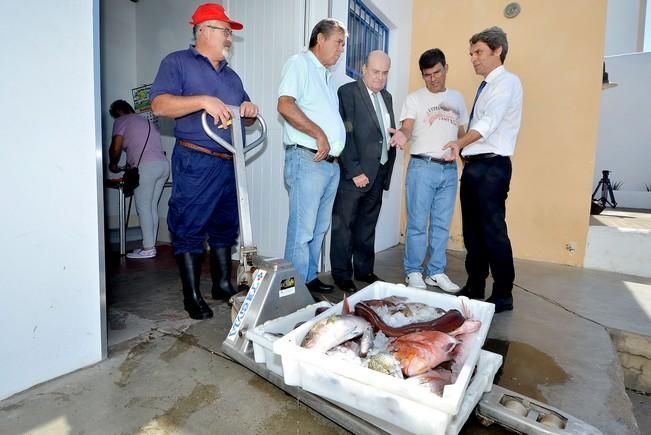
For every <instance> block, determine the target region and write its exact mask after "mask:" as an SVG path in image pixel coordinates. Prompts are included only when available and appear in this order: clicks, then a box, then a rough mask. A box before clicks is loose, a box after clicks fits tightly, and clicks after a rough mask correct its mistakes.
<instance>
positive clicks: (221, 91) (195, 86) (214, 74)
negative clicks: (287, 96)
mask: <svg viewBox="0 0 651 435" xmlns="http://www.w3.org/2000/svg"><path fill="white" fill-rule="evenodd" d="M227 63H228V62H226V60H223V61H222V62H221V63H220V64H219V65H218V66H217V68H214V67H213V66H212V64H211V63H210V61H209V60H208V58H206V57H205V56H203V55H202V54H200V53H199V52H198V51H197V50H196V49H195V48H194V47H193V46H190V48H188V49H187V50H180V51H175V52H174V53H171V54H169V55H167V56H166V57H165V58H164V59H163V61H162V62H161V64H160V68H159V69H158V74H156V79H155V80H154V83H153V85H152V87H151V92H150V96H149V97H150V99H151V100H153V99H154V97H156V96H158V95H162V94H171V95H177V96H193V95H211V96H214V97H217V98H219V99H220V100H222V101H223V102H224V104H226V105H230V106H237V107H239V106H240V105H241V104H242V103H243V102H245V101H251V100H250V98H249V96H248V95H247V93H246V91H244V86H243V85H242V80H240V77H239V76H238V75H237V74H236V73H235V71H233V70H232V69H231V68H230V67H229V66H228V65H227ZM202 112H203V111H199V112H194V113H190V114H189V115H185V116H182V117H180V118H176V127H175V128H174V135H175V136H176V138H177V139H183V140H187V141H188V142H192V143H196V144H197V145H201V146H203V147H206V148H210V149H213V150H217V151H220V152H224V151H225V150H224V149H223V148H222V147H221V146H219V144H217V142H215V141H214V140H212V139H211V138H210V137H208V135H207V134H206V133H205V132H204V131H203V127H202V126H201V113H202ZM208 119H209V122H210V125H211V126H212V125H213V123H214V121H213V118H212V116H209V117H208ZM213 130H214V131H215V132H216V133H217V134H218V135H219V136H220V137H221V138H223V139H224V140H226V141H227V142H228V143H232V141H231V130H230V128H229V129H222V128H217V127H216V126H215V128H213Z"/></svg>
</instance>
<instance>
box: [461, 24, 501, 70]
mask: <svg viewBox="0 0 651 435" xmlns="http://www.w3.org/2000/svg"><path fill="white" fill-rule="evenodd" d="M478 42H483V43H485V44H486V45H488V47H489V48H490V49H491V50H493V51H494V50H497V49H498V48H499V47H502V54H500V60H501V61H502V63H504V60H505V59H506V53H508V51H509V42H508V41H507V39H506V33H504V30H502V29H500V28H499V27H497V26H493V27H489V28H488V29H485V30H482V31H481V32H479V33H475V34H474V35H472V38H470V43H471V44H476V43H478Z"/></svg>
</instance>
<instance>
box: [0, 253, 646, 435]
mask: <svg viewBox="0 0 651 435" xmlns="http://www.w3.org/2000/svg"><path fill="white" fill-rule="evenodd" d="M401 259H402V247H401V246H399V247H395V248H392V249H389V250H387V251H384V252H382V253H380V254H378V258H377V266H376V271H377V273H378V274H379V275H380V276H381V277H383V278H384V279H385V280H387V281H389V282H400V281H402V279H403V274H402V261H401ZM107 268H108V277H109V278H108V279H109V282H108V287H109V292H108V295H107V297H108V301H109V305H110V310H109V316H108V317H109V322H110V324H109V326H110V330H109V342H110V343H111V347H110V354H109V358H108V359H107V360H105V361H103V362H101V363H99V364H96V365H94V366H92V367H88V368H85V369H82V370H79V371H77V372H74V373H72V374H69V375H66V376H62V377H60V378H58V379H55V380H52V381H50V382H47V383H44V384H41V385H38V386H36V387H34V388H32V389H30V390H28V391H25V392H22V393H19V394H17V395H15V396H13V397H10V398H8V399H6V400H4V401H2V402H0V433H2V434H4V433H7V434H23V433H30V434H89V433H92V434H131V433H137V434H163V433H170V434H171V433H174V434H231V433H246V434H287V433H294V432H295V433H297V434H299V433H300V434H330V433H346V431H344V430H343V429H341V428H339V427H337V426H336V425H334V424H333V423H331V422H330V421H328V420H326V419H325V418H323V417H321V416H320V415H319V414H317V413H315V412H314V411H312V410H310V409H309V408H307V407H305V406H304V405H303V404H302V403H300V401H297V400H296V399H294V398H293V397H291V396H288V395H286V394H285V393H283V392H282V391H281V390H279V389H277V388H276V387H274V386H273V385H271V384H269V383H268V382H266V381H265V380H263V379H262V378H260V377H258V376H257V375H255V374H253V373H252V372H250V371H248V370H247V369H245V368H243V367H241V366H239V365H237V364H235V363H233V362H231V361H229V360H228V359H227V358H226V357H224V356H223V355H222V354H221V352H220V345H221V342H222V340H223V338H224V336H225V334H226V332H227V329H228V327H229V326H230V309H229V308H228V307H227V306H226V305H225V304H223V303H218V302H214V301H211V300H210V299H208V301H209V303H210V304H211V306H212V307H213V309H214V310H215V317H214V318H213V319H210V320H207V321H199V322H198V321H192V320H189V319H187V318H186V317H185V315H184V312H183V311H182V303H181V295H180V290H179V282H178V276H177V272H176V266H175V264H174V261H173V257H172V255H171V252H170V249H169V247H161V248H160V249H159V256H158V257H157V258H156V259H155V260H139V261H131V260H129V261H128V262H124V260H122V261H120V260H118V259H111V260H110V261H109V264H108V265H107ZM205 269H206V270H205V272H206V275H205V277H206V279H205V284H204V289H207V288H209V285H208V284H209V278H208V274H207V272H208V271H207V267H206V268H205ZM516 271H517V279H516V284H517V286H516V288H515V289H514V299H515V310H514V311H513V312H507V313H501V314H497V315H495V317H494V318H493V323H492V325H491V329H490V332H489V339H488V340H487V343H486V346H485V347H486V348H488V349H489V350H493V351H496V352H499V353H501V354H502V355H504V357H505V359H504V364H503V367H502V370H501V371H500V372H499V373H498V376H497V377H496V380H495V382H496V383H497V384H499V385H502V386H504V387H506V388H509V389H512V390H514V391H518V392H520V393H523V394H526V395H528V396H530V397H533V398H535V399H538V400H541V401H543V402H546V403H549V404H550V405H552V406H554V407H557V408H560V409H562V410H564V411H566V412H568V413H570V414H572V415H574V416H575V417H578V418H580V419H582V420H584V421H586V422H588V423H590V424H592V425H594V426H596V427H597V428H599V429H600V430H602V431H603V432H604V433H605V434H617V435H619V434H648V433H651V420H650V417H649V415H650V412H649V411H651V400H650V398H649V397H648V396H644V395H635V394H633V395H632V396H631V398H632V402H633V404H634V405H635V406H636V409H637V410H638V415H637V417H638V420H639V426H638V423H636V419H635V414H634V409H633V406H632V403H631V400H630V399H629V396H628V395H627V392H626V391H625V389H624V386H623V381H622V379H623V375H622V371H621V368H620V366H619V363H618V360H617V355H616V353H615V351H614V348H613V345H612V343H611V341H610V338H609V334H608V329H609V328H616V329H620V330H624V331H632V332H635V333H637V334H641V335H646V336H651V321H650V315H651V280H649V279H641V278H638V277H634V276H627V275H620V274H614V273H608V272H599V271H589V270H584V269H576V268H571V267H565V266H558V265H552V264H545V263H536V262H527V261H518V262H517V264H516ZM448 272H449V275H450V277H451V278H452V279H453V280H455V281H457V282H458V283H460V284H462V283H463V280H464V278H465V272H464V270H463V254H462V253H458V252H450V253H449V266H448ZM322 278H323V280H324V281H329V276H327V275H326V276H323V277H322ZM206 293H207V292H205V291H204V294H206ZM341 297H342V294H341V293H337V294H336V295H335V296H334V297H333V298H332V299H337V298H341ZM462 433H464V434H498V433H506V432H505V431H504V430H502V429H501V428H499V427H496V426H491V427H490V428H488V429H486V428H483V427H481V426H480V425H479V424H478V423H477V422H476V421H474V420H471V421H469V423H468V424H467V425H466V426H465V427H464V429H463V431H462Z"/></svg>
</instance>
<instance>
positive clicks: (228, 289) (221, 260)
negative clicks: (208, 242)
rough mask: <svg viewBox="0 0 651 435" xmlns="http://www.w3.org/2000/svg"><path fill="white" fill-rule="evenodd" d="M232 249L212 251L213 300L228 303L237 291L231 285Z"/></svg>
mask: <svg viewBox="0 0 651 435" xmlns="http://www.w3.org/2000/svg"><path fill="white" fill-rule="evenodd" d="M232 264H233V263H232V261H231V248H217V249H213V248H211V249H210V275H211V276H212V290H211V292H210V293H211V294H212V298H213V299H216V300H222V301H226V302H228V300H229V299H230V298H231V296H233V295H234V294H235V293H237V291H235V288H234V287H233V284H231V268H232Z"/></svg>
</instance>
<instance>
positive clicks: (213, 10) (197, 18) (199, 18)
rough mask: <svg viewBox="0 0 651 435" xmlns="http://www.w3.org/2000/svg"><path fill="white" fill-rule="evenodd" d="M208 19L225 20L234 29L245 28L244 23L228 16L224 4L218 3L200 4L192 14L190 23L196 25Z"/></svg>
mask: <svg viewBox="0 0 651 435" xmlns="http://www.w3.org/2000/svg"><path fill="white" fill-rule="evenodd" d="M208 20H218V21H223V22H225V23H228V24H230V25H231V28H232V29H233V30H242V29H243V28H244V26H243V25H242V23H238V22H237V21H233V20H231V19H230V18H228V15H226V11H225V10H224V6H222V5H220V4H217V3H204V4H202V5H201V6H199V7H198V8H197V10H196V11H194V14H192V19H191V21H190V24H192V25H193V26H195V25H197V24H199V23H203V22H204V21H208Z"/></svg>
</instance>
